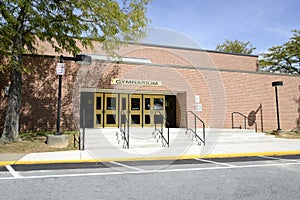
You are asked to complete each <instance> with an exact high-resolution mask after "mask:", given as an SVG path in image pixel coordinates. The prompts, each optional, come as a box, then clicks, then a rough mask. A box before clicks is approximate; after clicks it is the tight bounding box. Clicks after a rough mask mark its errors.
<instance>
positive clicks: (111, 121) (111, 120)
mask: <svg viewBox="0 0 300 200" xmlns="http://www.w3.org/2000/svg"><path fill="white" fill-rule="evenodd" d="M106 124H116V115H113V114H108V115H106Z"/></svg>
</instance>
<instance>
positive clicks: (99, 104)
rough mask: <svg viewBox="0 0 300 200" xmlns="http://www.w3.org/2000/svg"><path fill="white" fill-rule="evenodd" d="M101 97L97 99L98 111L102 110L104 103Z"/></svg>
mask: <svg viewBox="0 0 300 200" xmlns="http://www.w3.org/2000/svg"><path fill="white" fill-rule="evenodd" d="M101 99H102V98H101V97H97V98H96V110H101V108H102V101H101Z"/></svg>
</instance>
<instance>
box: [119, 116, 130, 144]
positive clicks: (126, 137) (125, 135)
mask: <svg viewBox="0 0 300 200" xmlns="http://www.w3.org/2000/svg"><path fill="white" fill-rule="evenodd" d="M127 114H129V113H127ZM122 116H125V120H124V121H125V123H123V120H122ZM122 125H124V128H123V127H122ZM126 125H127V129H126ZM126 131H127V132H126ZM120 132H121V133H122V139H123V140H124V141H123V148H124V149H129V120H128V117H127V116H126V111H125V110H122V111H121V126H120Z"/></svg>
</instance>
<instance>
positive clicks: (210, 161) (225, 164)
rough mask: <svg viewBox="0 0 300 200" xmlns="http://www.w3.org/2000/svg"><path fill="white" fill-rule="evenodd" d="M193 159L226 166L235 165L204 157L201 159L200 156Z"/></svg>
mask: <svg viewBox="0 0 300 200" xmlns="http://www.w3.org/2000/svg"><path fill="white" fill-rule="evenodd" d="M195 160H199V161H202V162H207V163H212V164H216V165H223V166H226V167H236V165H231V164H227V163H221V162H216V161H212V160H206V159H201V158H195Z"/></svg>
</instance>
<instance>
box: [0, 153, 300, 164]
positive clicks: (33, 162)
mask: <svg viewBox="0 0 300 200" xmlns="http://www.w3.org/2000/svg"><path fill="white" fill-rule="evenodd" d="M297 154H300V150H297V151H279V152H278V151H277V152H247V153H227V154H208V155H182V156H161V157H139V158H138V157H136V158H107V159H81V160H80V159H73V160H36V161H1V162H0V166H5V165H34V164H60V163H86V162H91V163H93V162H94V163H95V162H111V161H116V162H118V161H119V162H122V161H123V162H124V161H143V160H144V161H145V160H147V161H150V160H186V159H195V158H235V157H236V158H237V157H251V156H283V155H297Z"/></svg>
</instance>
